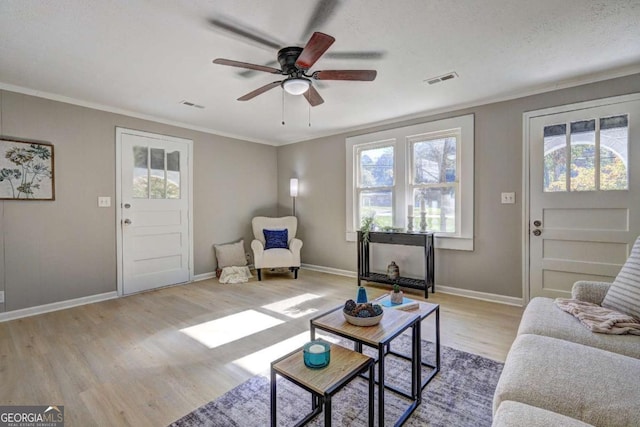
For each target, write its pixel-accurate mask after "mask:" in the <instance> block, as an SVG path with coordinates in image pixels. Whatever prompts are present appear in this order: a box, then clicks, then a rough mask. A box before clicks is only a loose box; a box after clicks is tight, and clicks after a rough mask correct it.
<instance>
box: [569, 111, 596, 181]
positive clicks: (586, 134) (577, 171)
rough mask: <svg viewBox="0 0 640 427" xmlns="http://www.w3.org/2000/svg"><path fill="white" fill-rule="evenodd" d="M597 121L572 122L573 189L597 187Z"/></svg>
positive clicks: (571, 178) (571, 166)
mask: <svg viewBox="0 0 640 427" xmlns="http://www.w3.org/2000/svg"><path fill="white" fill-rule="evenodd" d="M595 129H596V121H595V120H583V121H579V122H573V123H571V163H570V168H571V177H570V182H571V191H595V189H596V163H595V162H596V132H595Z"/></svg>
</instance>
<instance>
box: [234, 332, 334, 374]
mask: <svg viewBox="0 0 640 427" xmlns="http://www.w3.org/2000/svg"><path fill="white" fill-rule="evenodd" d="M316 336H317V338H322V339H323V340H325V341H329V342H333V343H335V342H338V339H337V338H336V337H333V336H325V335H320V334H317V333H316ZM309 341H310V335H309V331H306V332H303V333H301V334H298V335H295V336H293V337H291V338H287V339H286V340H284V341H280V342H278V343H276V344H273V345H271V346H269V347H267V348H264V349H262V350H259V351H256V352H255V353H251V354H249V355H247V356H244V357H241V358H240V359H236V360H234V361H233V362H231V363H233V364H234V365H236V366H239V367H241V368H242V369H245V370H246V371H248V372H251V373H252V374H254V375H263V376H265V377H268V376H269V368H270V367H271V362H272V361H274V360H276V359H277V358H279V357H282V356H284V355H285V354H287V353H290V352H292V351H293V350H295V349H297V348H300V347H302V346H303V345H304V344H305V343H307V342H309Z"/></svg>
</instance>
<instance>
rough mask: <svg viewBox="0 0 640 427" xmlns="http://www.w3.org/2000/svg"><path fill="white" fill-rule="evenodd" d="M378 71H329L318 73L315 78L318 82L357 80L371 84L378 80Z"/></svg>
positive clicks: (314, 74) (314, 75)
mask: <svg viewBox="0 0 640 427" xmlns="http://www.w3.org/2000/svg"><path fill="white" fill-rule="evenodd" d="M377 74H378V72H377V71H376V70H327V71H316V72H315V73H313V76H312V77H313V78H314V79H316V80H357V81H362V82H371V81H373V80H375V79H376V75H377Z"/></svg>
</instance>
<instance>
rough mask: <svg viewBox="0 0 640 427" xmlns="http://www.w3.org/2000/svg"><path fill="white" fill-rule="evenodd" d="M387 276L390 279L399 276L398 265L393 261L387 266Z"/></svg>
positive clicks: (395, 278)
mask: <svg viewBox="0 0 640 427" xmlns="http://www.w3.org/2000/svg"><path fill="white" fill-rule="evenodd" d="M387 277H388V278H389V279H390V280H398V277H400V267H398V264H396V262H395V261H391V264H389V265H388V266H387Z"/></svg>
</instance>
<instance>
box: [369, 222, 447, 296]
mask: <svg viewBox="0 0 640 427" xmlns="http://www.w3.org/2000/svg"><path fill="white" fill-rule="evenodd" d="M369 243H384V244H389V245H406V246H421V247H423V248H424V280H421V279H412V278H409V277H399V278H397V279H396V280H391V279H389V277H387V275H386V274H379V273H372V272H371V271H370V270H369V252H370V248H369ZM362 280H365V281H367V282H377V283H386V284H389V285H396V284H397V285H400V286H402V287H405V288H412V289H424V297H425V298H429V288H431V293H435V291H436V285H435V251H434V246H433V233H394V232H389V233H385V232H378V231H371V232H369V241H368V242H365V241H363V239H362V231H358V286H360V282H361V281H362Z"/></svg>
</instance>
